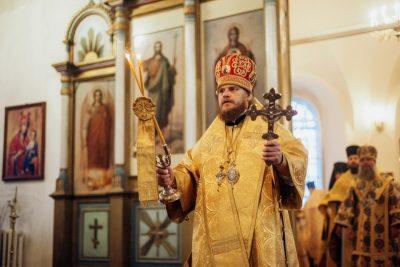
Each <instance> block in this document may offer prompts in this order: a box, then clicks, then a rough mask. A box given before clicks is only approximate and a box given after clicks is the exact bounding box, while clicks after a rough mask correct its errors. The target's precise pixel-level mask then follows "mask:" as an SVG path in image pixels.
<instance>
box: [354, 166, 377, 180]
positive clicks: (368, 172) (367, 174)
mask: <svg viewBox="0 0 400 267" xmlns="http://www.w3.org/2000/svg"><path fill="white" fill-rule="evenodd" d="M375 176H376V169H375V167H369V166H366V167H362V166H361V165H360V167H359V170H358V177H360V178H361V179H366V180H371V179H374V178H375Z"/></svg>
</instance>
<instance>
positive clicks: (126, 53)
mask: <svg viewBox="0 0 400 267" xmlns="http://www.w3.org/2000/svg"><path fill="white" fill-rule="evenodd" d="M125 58H126V60H127V61H128V65H129V69H130V70H131V73H132V75H133V77H134V78H135V81H136V84H137V86H138V87H139V90H140V92H141V93H142V95H143V94H144V91H142V88H141V87H140V83H139V80H138V77H137V75H136V71H135V66H134V65H133V63H132V60H131V55H130V53H129V52H125Z"/></svg>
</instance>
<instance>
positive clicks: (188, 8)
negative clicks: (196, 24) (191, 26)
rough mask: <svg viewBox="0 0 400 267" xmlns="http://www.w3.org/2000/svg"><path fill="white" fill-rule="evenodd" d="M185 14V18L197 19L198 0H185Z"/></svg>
mask: <svg viewBox="0 0 400 267" xmlns="http://www.w3.org/2000/svg"><path fill="white" fill-rule="evenodd" d="M183 14H184V15H185V20H192V21H194V20H195V17H196V1H195V0H185V1H184V2H183Z"/></svg>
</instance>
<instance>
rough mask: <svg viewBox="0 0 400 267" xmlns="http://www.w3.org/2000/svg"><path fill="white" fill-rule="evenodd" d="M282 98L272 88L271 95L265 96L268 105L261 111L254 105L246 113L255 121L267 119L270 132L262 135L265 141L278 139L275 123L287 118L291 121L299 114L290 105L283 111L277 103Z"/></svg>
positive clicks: (266, 94)
mask: <svg viewBox="0 0 400 267" xmlns="http://www.w3.org/2000/svg"><path fill="white" fill-rule="evenodd" d="M281 97H282V96H281V94H279V93H276V92H275V89H274V88H271V89H270V90H269V93H265V94H264V96H263V98H264V99H265V100H266V103H265V104H264V105H263V107H262V108H261V109H257V106H256V105H255V104H253V105H251V107H250V108H249V109H248V110H247V111H246V115H249V116H250V118H251V119H252V120H253V121H254V120H255V119H257V117H258V116H263V117H264V118H266V119H267V122H268V132H266V133H265V134H263V135H262V138H263V139H266V140H273V139H276V138H278V137H279V135H277V134H276V133H274V124H275V122H276V121H278V120H279V119H280V118H281V117H286V120H287V121H290V120H291V119H292V117H293V116H294V115H296V114H297V111H296V110H294V109H293V108H292V106H290V105H289V106H287V108H286V109H282V108H281V106H280V105H278V104H276V103H275V102H276V101H277V100H278V99H280V98H281Z"/></svg>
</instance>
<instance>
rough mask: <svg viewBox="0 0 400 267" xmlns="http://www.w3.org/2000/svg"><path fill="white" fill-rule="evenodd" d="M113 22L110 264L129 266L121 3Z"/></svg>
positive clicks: (125, 17) (124, 36) (123, 13)
mask: <svg viewBox="0 0 400 267" xmlns="http://www.w3.org/2000/svg"><path fill="white" fill-rule="evenodd" d="M114 10H115V22H114V26H113V30H114V38H115V39H114V40H115V138H114V140H115V147H114V157H115V161H114V163H115V172H114V177H113V181H112V189H111V192H110V194H109V199H110V228H109V231H110V236H109V242H110V243H109V244H110V246H109V248H110V266H116V267H119V266H121V267H122V266H128V264H129V237H130V221H129V200H128V198H127V197H126V194H125V192H124V190H125V189H126V188H125V187H126V179H127V175H126V163H127V157H126V151H127V148H128V147H129V145H128V138H127V136H128V135H127V134H126V126H125V121H126V116H127V114H126V113H127V112H126V103H127V99H126V98H127V94H126V92H127V82H126V80H127V79H126V78H127V72H126V63H125V56H124V53H125V49H126V42H127V33H128V25H129V24H128V15H127V13H128V10H127V8H125V7H124V6H123V4H120V5H118V6H116V7H114Z"/></svg>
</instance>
